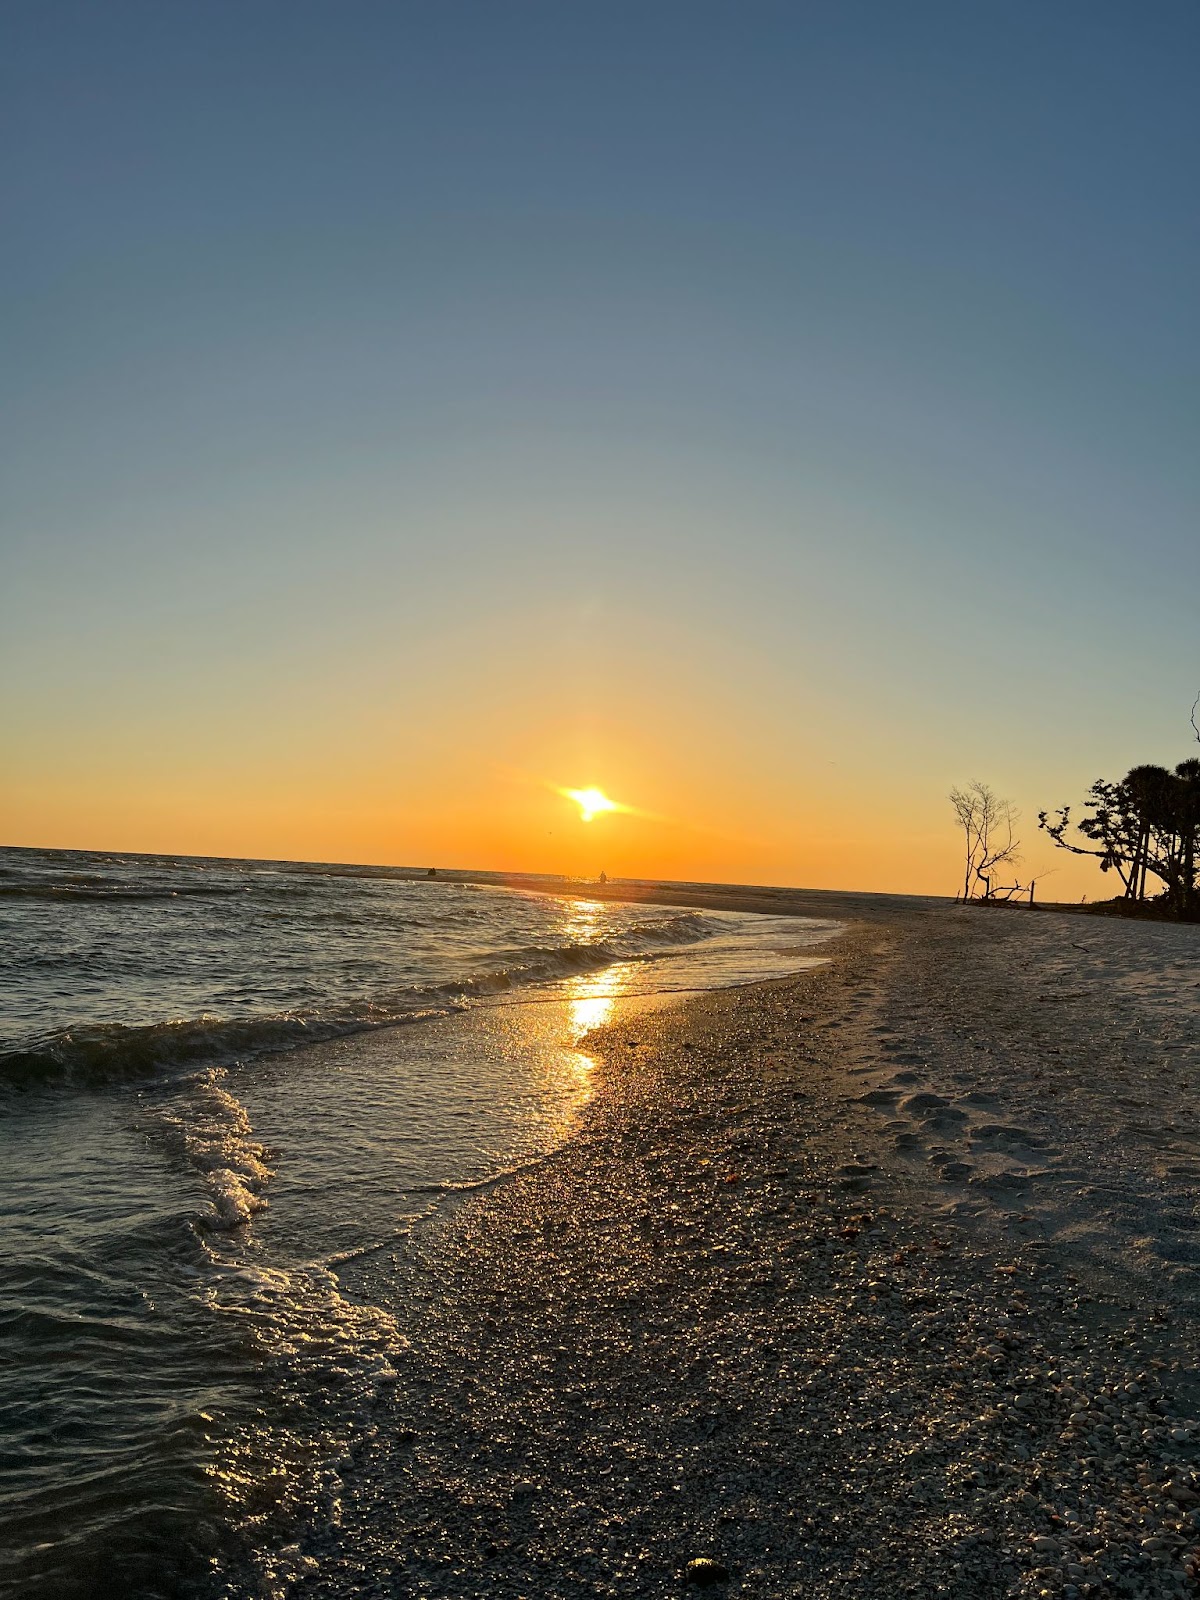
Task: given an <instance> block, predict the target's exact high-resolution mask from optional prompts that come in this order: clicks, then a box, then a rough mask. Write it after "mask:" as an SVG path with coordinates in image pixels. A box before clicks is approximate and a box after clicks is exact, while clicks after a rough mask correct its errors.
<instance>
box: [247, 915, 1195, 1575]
mask: <svg viewBox="0 0 1200 1600" xmlns="http://www.w3.org/2000/svg"><path fill="white" fill-rule="evenodd" d="M575 892H576V893H579V892H580V891H579V890H578V888H576V890H575ZM799 898H800V899H801V900H803V901H805V902H807V903H806V904H796V905H795V909H797V910H805V911H807V912H808V914H816V915H822V916H841V917H843V918H847V919H850V918H853V919H854V920H853V921H852V923H851V925H850V926H849V928H848V931H847V932H846V934H845V935H843V936H842V937H841V938H839V939H838V940H837V941H836V942H835V943H834V944H832V945H830V946H827V947H825V950H826V953H828V954H829V955H830V956H831V961H830V963H829V965H828V966H827V967H825V968H823V969H819V970H816V971H813V972H810V973H807V974H804V975H802V976H800V977H798V978H796V979H788V980H781V981H777V982H774V983H771V984H765V985H759V986H756V987H754V988H750V989H744V990H737V991H725V992H721V993H715V994H709V995H704V996H699V997H696V998H694V999H691V1000H688V1001H686V1002H685V1003H683V1004H680V1005H676V1006H673V1007H671V1008H669V1009H665V1010H664V1009H662V1008H655V1009H649V1010H646V1009H642V1010H638V1009H637V1008H636V1007H635V1006H633V1005H630V1006H628V1007H626V1008H624V1009H622V1010H621V1011H620V1012H619V1013H618V1014H617V1020H616V1021H615V1022H614V1023H613V1024H612V1025H611V1026H609V1027H607V1028H606V1029H605V1030H604V1031H603V1032H602V1033H598V1034H593V1035H591V1036H590V1037H589V1039H588V1041H587V1049H588V1051H589V1053H590V1054H591V1055H592V1056H593V1057H594V1059H595V1060H596V1061H597V1064H598V1065H597V1080H598V1085H597V1093H596V1095H595V1098H594V1100H593V1101H592V1103H591V1106H590V1107H589V1109H588V1111H587V1113H586V1115H585V1118H584V1123H583V1126H582V1129H581V1131H580V1133H579V1134H578V1135H577V1137H576V1138H574V1139H573V1140H572V1141H571V1142H570V1143H568V1144H567V1145H566V1146H564V1147H563V1148H562V1149H561V1150H559V1151H558V1152H557V1153H556V1154H554V1155H553V1156H551V1157H550V1158H548V1159H547V1160H545V1161H543V1162H540V1163H538V1164H537V1165H536V1166H534V1167H532V1168H531V1169H529V1170H527V1171H524V1172H522V1173H520V1174H518V1175H517V1176H515V1177H513V1178H511V1179H509V1180H508V1181H506V1182H504V1183H502V1184H499V1185H497V1186H495V1187H494V1188H492V1189H491V1190H489V1191H487V1192H485V1193H483V1194H480V1195H478V1196H475V1197H473V1198H472V1199H470V1200H469V1201H467V1202H466V1203H464V1204H463V1205H462V1206H460V1207H459V1208H458V1209H457V1210H456V1211H455V1212H453V1214H450V1215H447V1216H445V1217H444V1218H443V1220H442V1221H441V1222H440V1223H439V1224H438V1225H437V1226H436V1227H435V1228H433V1229H430V1230H425V1231H424V1232H423V1233H422V1234H420V1235H419V1236H417V1237H416V1238H415V1239H414V1240H413V1242H412V1244H411V1245H410V1252H409V1257H408V1260H407V1262H406V1263H404V1267H403V1270H402V1272H401V1275H400V1279H399V1280H398V1283H397V1286H396V1290H395V1292H396V1293H397V1294H398V1295H399V1296H401V1297H402V1298H403V1301H404V1312H405V1317H406V1320H407V1322H408V1325H409V1326H408V1331H409V1334H410V1337H411V1339H412V1346H411V1349H410V1351H409V1352H408V1355H407V1356H406V1358H405V1360H404V1361H403V1363H402V1364H401V1371H400V1375H399V1379H398V1382H397V1383H396V1385H395V1387H394V1390H393V1393H392V1396H391V1398H390V1399H389V1400H388V1402H387V1403H386V1404H385V1405H384V1406H383V1408H382V1409H381V1411H380V1414H379V1421H378V1427H377V1429H376V1430H375V1431H374V1432H373V1434H372V1435H371V1436H370V1437H365V1438H363V1439H362V1440H361V1441H360V1442H359V1444H358V1446H357V1447H356V1449H355V1450H354V1451H353V1452H352V1454H351V1456H350V1457H349V1458H348V1459H347V1460H345V1461H344V1462H343V1463H342V1464H341V1467H340V1483H339V1484H338V1485H337V1486H336V1490H335V1492H334V1493H332V1494H331V1497H330V1500H329V1505H328V1521H327V1525H326V1526H324V1527H322V1528H320V1529H317V1530H315V1531H314V1532H312V1533H311V1534H310V1535H309V1536H308V1537H307V1538H306V1540H305V1541H304V1543H303V1544H302V1545H300V1546H297V1547H293V1549H291V1550H290V1551H288V1552H286V1553H285V1554H284V1556H283V1557H282V1558H281V1559H280V1561H279V1562H277V1563H275V1571H276V1572H277V1573H278V1574H279V1575H280V1580H281V1588H280V1592H286V1593H289V1594H294V1595H296V1596H305V1597H316V1596H327V1597H334V1596H338V1597H341V1596H348V1595H351V1594H353V1595H363V1596H374V1595H379V1596H382V1595H396V1596H408V1595H413V1596H417V1595H431V1596H432V1595H443V1596H455V1597H462V1596H475V1595H478V1596H484V1595H487V1596H495V1595H503V1596H513V1597H517V1596H525V1597H531V1600H532V1597H537V1596H564V1597H565V1596H616V1595H628V1596H659V1595H662V1596H667V1595H679V1594H681V1593H684V1592H685V1591H686V1590H687V1588H688V1585H689V1566H688V1564H689V1563H690V1562H693V1561H696V1560H698V1559H704V1560H708V1561H710V1562H711V1563H714V1565H710V1566H709V1567H708V1568H696V1569H692V1575H691V1582H692V1583H693V1584H694V1583H695V1582H696V1581H697V1580H699V1579H705V1578H708V1579H712V1580H713V1583H712V1589H711V1592H715V1593H717V1594H723V1593H727V1594H738V1595H746V1596H750V1595H756V1596H757V1595H763V1596H767V1595H770V1596H776V1595H796V1596H800V1595H805V1596H830V1597H832V1596H839V1597H841V1596H847V1597H849V1596H867V1595H871V1596H876V1595H880V1596H891V1595H904V1596H909V1595H911V1596H914V1597H915V1596H918V1595H919V1596H931V1595H947V1596H959V1595H969V1596H989V1597H991V1596H995V1597H997V1600H998V1597H1000V1596H1024V1595H1030V1596H1044V1595H1051V1596H1058V1595H1062V1596H1064V1597H1066V1600H1074V1597H1075V1596H1078V1595H1110V1594H1111V1595H1130V1596H1150V1597H1158V1596H1164V1597H1165V1596H1174V1595H1180V1594H1185V1593H1189V1592H1195V1585H1194V1584H1193V1582H1192V1573H1193V1571H1194V1568H1193V1562H1194V1561H1195V1560H1196V1551H1197V1546H1198V1545H1200V1472H1198V1471H1197V1460H1198V1449H1197V1446H1198V1444H1200V1429H1198V1428H1197V1424H1196V1421H1195V1417H1196V1413H1197V1406H1198V1402H1200V1395H1198V1393H1197V1383H1196V1369H1197V1361H1196V1358H1197V1354H1198V1353H1200V1351H1198V1348H1197V1347H1198V1344H1200V1337H1198V1335H1200V1210H1198V1200H1200V1158H1198V1155H1197V1150H1196V1145H1195V1139H1194V1132H1193V1125H1192V1124H1193V1118H1192V1109H1193V1108H1194V1105H1195V1094H1196V1090H1197V1088H1198V1087H1200V987H1198V985H1200V930H1198V929H1195V928H1177V927H1170V926H1165V925H1145V924H1127V923H1120V922H1115V921H1112V920H1109V919H1103V920H1100V919H1097V920H1096V921H1094V922H1093V921H1091V920H1089V919H1082V918H1079V917H1066V916H1058V915H1055V914H1053V913H1042V914H1029V913H1018V912H1012V913H1000V912H986V911H979V910H971V909H966V908H956V907H951V906H947V905H944V904H938V903H936V902H924V903H922V902H899V901H890V900H889V901H884V900H882V899H874V898H873V897H857V896H856V897H838V896H820V897H816V898H817V901H818V903H819V904H820V907H821V909H820V910H818V909H817V906H816V904H814V898H813V897H810V896H803V897H799ZM839 901H840V902H841V905H840V906H838V904H837V903H838V902H839ZM863 901H869V902H870V904H869V905H867V906H866V907H865V908H864V906H863ZM852 902H853V903H854V904H852ZM729 909H740V907H737V906H733V905H730V906H729ZM771 909H773V910H780V909H784V907H782V906H780V905H779V904H778V903H776V904H774V905H773V906H772V908H771ZM855 909H857V911H858V912H859V913H860V914H859V915H858V916H857V917H855ZM864 912H865V914H864ZM348 1287H349V1288H350V1289H351V1290H352V1289H353V1285H352V1284H350V1285H348ZM285 1574H286V1576H287V1578H288V1580H289V1581H288V1583H287V1586H286V1588H284V1587H282V1580H283V1577H284V1575H285Z"/></svg>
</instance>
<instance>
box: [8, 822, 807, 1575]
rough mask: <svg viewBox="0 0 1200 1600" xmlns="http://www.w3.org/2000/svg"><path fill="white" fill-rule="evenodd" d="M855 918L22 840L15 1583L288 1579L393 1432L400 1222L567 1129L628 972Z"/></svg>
mask: <svg viewBox="0 0 1200 1600" xmlns="http://www.w3.org/2000/svg"><path fill="white" fill-rule="evenodd" d="M559 887H561V885H560V886H559ZM833 927H834V925H833V924H831V923H827V922H824V923H823V922H820V921H817V920H815V919H808V918H797V917H780V916H770V915H752V914H739V913H733V912H718V911H700V910H692V909H684V910H681V909H679V908H677V907H670V906H662V905H650V904H644V903H640V904H636V905H635V904H621V903H619V902H615V901H598V900H595V899H589V897H588V890H587V886H586V884H580V885H578V886H577V890H576V889H575V888H573V889H572V897H571V898H563V897H561V896H558V895H555V896H551V895H549V894H544V893H538V892H537V889H536V883H535V882H534V881H533V880H530V887H528V888H523V887H512V886H511V885H507V886H502V885H500V884H498V883H488V882H479V881H476V880H475V879H472V878H469V877H468V875H466V874H454V873H444V872H443V873H439V874H438V875H437V876H436V877H421V876H419V875H417V874H415V873H412V872H405V871H403V870H401V869H395V870H389V869H385V868H371V867H351V866H338V865H328V864H325V865H323V864H301V863H294V862H267V861H237V860H215V859H196V858H176V857H162V856H140V855H139V856H132V855H113V854H101V853H94V852H83V851H57V850H17V849H9V850H0V1594H3V1595H5V1596H8V1595H12V1596H18V1595H19V1596H21V1597H23V1600H26V1597H27V1600H52V1597H53V1600H85V1597H87V1600H99V1597H107V1596H110V1595H111V1596H114V1597H115V1596H121V1597H123V1600H125V1597H128V1600H150V1597H159V1596H161V1597H164V1600H165V1597H185V1596H187V1597H197V1600H209V1597H218V1596H221V1597H234V1596H242V1595H249V1594H262V1595H274V1594H279V1595H283V1594H285V1593H286V1578H285V1576H281V1575H280V1574H281V1571H282V1569H281V1568H280V1567H279V1565H278V1563H276V1564H275V1565H272V1564H271V1562H269V1561H267V1560H266V1559H265V1558H264V1557H263V1556H262V1552H263V1551H264V1550H265V1549H267V1547H268V1546H270V1547H271V1548H273V1549H278V1548H280V1547H282V1546H286V1545H287V1543H288V1540H289V1538H292V1537H293V1536H294V1537H295V1538H298V1537H299V1536H300V1535H301V1534H302V1532H303V1529H304V1527H305V1526H306V1525H307V1524H308V1523H309V1522H310V1521H311V1520H312V1519H313V1518H315V1517H318V1516H325V1517H328V1515H329V1514H330V1506H329V1501H330V1497H331V1495H332V1494H333V1493H334V1490H333V1488H332V1487H331V1485H333V1484H335V1483H336V1463H337V1461H338V1459H339V1457H341V1456H342V1455H344V1453H345V1451H346V1449H347V1448H348V1445H349V1444H350V1443H351V1441H352V1440H353V1439H354V1438H355V1437H356V1436H358V1435H361V1434H362V1433H363V1432H365V1431H368V1430H370V1428H371V1427H372V1426H373V1425H374V1424H373V1420H372V1418H373V1410H374V1408H375V1406H376V1404H377V1402H378V1399H379V1396H380V1395H381V1393H383V1392H384V1391H385V1390H386V1388H387V1386H388V1384H389V1383H390V1382H391V1381H393V1380H394V1378H395V1366H394V1362H395V1360H396V1359H397V1357H398V1356H399V1355H400V1354H401V1353H402V1351H403V1349H404V1347H405V1338H404V1307H403V1293H402V1283H403V1279H402V1275H400V1274H399V1273H398V1271H397V1266H398V1263H399V1261H400V1259H401V1255H402V1252H403V1246H404V1241H405V1239H406V1237H407V1236H408V1235H409V1234H410V1233H411V1232H412V1230H414V1229H420V1228H422V1227H424V1226H427V1225H429V1224H430V1223H431V1222H432V1221H433V1220H434V1219H436V1218H438V1217H439V1216H440V1215H442V1214H443V1213H444V1210H445V1208H447V1207H449V1206H452V1205H453V1204H455V1203H457V1202H458V1200H459V1198H460V1197H461V1196H463V1195H464V1194H469V1192H470V1191H471V1189H472V1187H473V1186H478V1185H480V1184H484V1183H489V1182H493V1181H495V1180H496V1179H497V1177H499V1176H502V1175H503V1174H504V1173H505V1172H507V1171H509V1170H512V1169H514V1168H516V1167H519V1166H520V1165H522V1164H523V1163H526V1162H529V1161H536V1160H538V1159H539V1158H540V1157H543V1156H544V1155H545V1154H546V1152H547V1151H549V1150H551V1149H553V1148H554V1147H555V1146H556V1145H558V1144H559V1143H561V1142H562V1141H563V1140H564V1139H566V1138H569V1137H570V1136H571V1134H572V1132H573V1130H574V1129H575V1127H576V1126H577V1124H578V1120H579V1118H580V1115H581V1113H582V1111H583V1109H584V1107H585V1106H586V1103H587V1100H588V1097H589V1093H590V1080H591V1074H592V1070H593V1065H594V1063H593V1061H592V1059H591V1057H590V1056H589V1055H588V1053H587V1034H588V1032H589V1030H591V1029H592V1028H594V1027H596V1026H598V1025H599V1024H601V1023H603V1022H604V1021H605V1020H606V1018H607V1017H608V1016H609V1014H610V1013H611V1012H612V1009H613V1006H614V1004H615V1002H616V1001H617V1000H618V999H619V998H621V997H622V996H634V995H640V996H649V995H654V996H661V995H669V994H671V993H673V992H685V991H687V990H691V989H698V988H709V987H717V986H723V985H729V984H735V983H746V982H752V981H755V980H757V979H761V978H766V977H777V976H781V975H783V974H785V973H787V972H793V971H796V970H798V969H800V968H802V967H804V966H806V965H811V964H813V962H814V961H817V960H819V959H820V957H819V956H818V955H810V954H807V953H806V952H807V951H808V950H809V949H810V948H811V947H813V946H816V945H818V944H819V943H820V941H821V940H822V939H824V938H827V937H828V936H829V934H830V932H831V931H832V929H833Z"/></svg>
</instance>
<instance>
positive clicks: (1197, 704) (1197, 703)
mask: <svg viewBox="0 0 1200 1600" xmlns="http://www.w3.org/2000/svg"><path fill="white" fill-rule="evenodd" d="M1198 709H1200V694H1198V695H1197V696H1196V698H1195V699H1194V700H1193V701H1192V732H1193V733H1194V734H1195V735H1196V738H1197V739H1198V740H1200V722H1197V721H1196V712H1197V710H1198Z"/></svg>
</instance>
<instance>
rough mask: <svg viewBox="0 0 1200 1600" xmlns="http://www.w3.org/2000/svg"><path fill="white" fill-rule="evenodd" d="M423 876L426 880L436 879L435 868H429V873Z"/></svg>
mask: <svg viewBox="0 0 1200 1600" xmlns="http://www.w3.org/2000/svg"><path fill="white" fill-rule="evenodd" d="M425 876H426V877H427V878H436V877H437V868H436V867H430V869H429V871H428V872H427V873H426V874H425Z"/></svg>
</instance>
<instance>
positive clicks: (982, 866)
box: [949, 779, 1021, 900]
mask: <svg viewBox="0 0 1200 1600" xmlns="http://www.w3.org/2000/svg"><path fill="white" fill-rule="evenodd" d="M949 799H950V804H951V805H952V806H953V807H954V816H955V820H956V821H957V822H958V825H959V827H960V828H961V829H962V830H963V891H962V896H961V898H962V899H963V900H1010V899H1011V898H1012V896H1013V895H1014V894H1017V893H1018V892H1019V891H1020V889H1021V885H1020V884H1019V883H1012V884H1005V885H1003V886H998V885H997V884H995V883H994V882H993V875H994V873H995V871H996V868H997V867H1001V866H1016V864H1017V862H1018V861H1020V859H1021V857H1020V853H1019V852H1020V847H1021V841H1020V840H1019V839H1017V838H1016V837H1015V836H1014V834H1013V828H1014V827H1015V826H1016V822H1017V819H1018V817H1019V816H1020V812H1019V811H1018V810H1017V808H1016V807H1015V806H1014V805H1013V803H1012V801H1011V800H1005V799H1003V798H1002V797H1001V796H1000V795H998V794H997V793H996V792H995V790H994V789H992V788H990V787H989V786H988V785H987V784H986V783H980V781H979V780H978V779H976V780H975V781H974V782H973V783H969V784H967V786H966V788H965V789H951V791H950V796H949Z"/></svg>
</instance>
